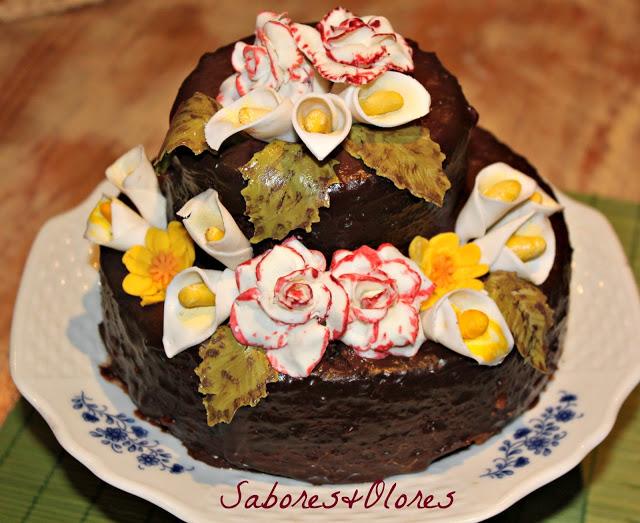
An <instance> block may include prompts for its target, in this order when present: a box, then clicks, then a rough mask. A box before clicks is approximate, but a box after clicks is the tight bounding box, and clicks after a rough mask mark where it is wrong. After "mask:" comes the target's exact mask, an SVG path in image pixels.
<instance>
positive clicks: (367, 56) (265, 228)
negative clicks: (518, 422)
mask: <svg viewBox="0 0 640 523" xmlns="http://www.w3.org/2000/svg"><path fill="white" fill-rule="evenodd" d="M170 121H171V125H170V129H169V132H168V133H167V138H166V139H165V143H164V144H163V147H162V150H161V152H160V154H159V155H158V157H157V158H156V161H155V164H154V165H153V167H152V164H151V163H150V162H149V161H148V160H147V159H146V156H145V154H144V150H142V148H140V147H139V148H136V149H134V150H132V151H130V152H129V153H127V154H126V155H125V156H123V157H122V158H121V159H119V160H118V161H117V162H116V163H115V164H114V165H113V166H111V167H110V168H109V169H108V170H107V177H108V179H109V180H111V181H112V182H113V183H114V184H115V185H116V186H118V187H119V188H120V189H121V191H122V194H121V197H120V199H109V198H103V199H102V200H101V201H100V202H99V203H98V205H97V206H96V208H95V209H94V211H93V212H92V214H91V216H90V218H89V222H88V228H87V236H88V237H89V238H90V239H92V240H93V241H95V242H96V243H99V244H101V245H103V248H102V249H101V256H100V264H101V281H102V307H103V312H104V321H103V324H102V325H101V333H102V336H103V339H104V342H105V345H106V348H107V351H108V354H109V362H108V363H107V366H108V368H109V371H110V373H111V374H112V375H113V376H115V377H116V378H117V379H118V380H120V381H121V382H122V384H123V385H124V386H125V388H126V390H127V391H128V394H129V395H130V396H131V398H132V400H133V402H134V403H135V404H136V406H137V407H138V409H139V411H140V413H141V414H142V415H144V416H145V417H146V418H147V419H149V420H151V421H152V422H154V423H156V424H158V425H160V426H161V427H162V428H163V429H166V430H167V431H169V432H170V433H172V434H173V435H175V436H176V437H177V438H179V439H180V440H181V441H182V442H183V444H184V445H185V446H186V448H187V449H188V450H189V453H190V454H191V455H192V456H194V457H195V458H197V459H199V460H202V461H204V462H206V463H209V464H211V465H213V466H219V467H234V468H240V469H249V470H256V471H261V472H267V473H272V474H277V475H282V476H288V477H292V478H297V479H301V480H306V481H310V482H312V483H341V482H356V481H368V480H374V479H379V478H382V477H385V476H389V475H392V474H398V473H405V472H412V471H417V470H422V469H424V468H425V467H427V466H428V465H429V464H430V463H431V462H432V461H433V460H435V459H437V458H439V457H442V456H444V455H446V454H448V453H451V452H453V451H455V450H457V449H460V448H463V447H466V446H468V445H470V444H472V443H481V442H483V441H484V440H485V439H487V438H488V437H489V436H491V435H492V434H495V433H496V432H498V431H500V430H501V428H502V427H503V426H504V425H505V424H506V423H508V422H509V421H510V420H511V419H512V418H514V417H515V416H517V415H519V414H520V413H522V412H523V411H524V410H525V409H526V408H528V407H529V406H530V405H531V404H532V403H533V402H534V401H535V400H536V398H537V396H538V395H539V393H540V392H541V390H542V389H543V387H544V386H545V384H546V382H547V381H548V379H549V377H550V376H551V375H552V373H553V371H554V369H555V367H556V363H557V361H558V357H559V354H560V351H561V348H562V338H563V334H564V331H565V318H566V315H567V306H568V293H569V278H570V262H571V247H570V245H569V238H568V234H567V229H566V224H565V222H564V219H563V213H562V211H561V208H560V206H559V205H558V204H557V202H556V201H555V196H554V194H553V192H552V190H551V189H550V188H549V187H548V186H547V184H546V183H545V182H544V181H543V180H542V179H541V178H540V176H539V175H538V174H537V172H536V171H535V169H534V168H533V167H532V166H531V165H530V164H529V163H528V162H527V161H526V160H525V159H524V158H523V157H521V156H519V155H518V154H516V153H514V152H513V151H511V150H510V149H509V148H508V147H507V146H506V145H504V144H502V143H501V142H499V141H498V140H497V139H496V138H495V137H494V136H493V135H492V134H490V133H489V132H487V131H485V130H483V129H481V128H478V127H476V121H477V113H476V112H475V110H474V109H473V108H472V107H471V106H469V105H468V103H467V101H466V99H465V97H464V95H463V93H462V90H461V88H460V86H459V84H458V82H457V80H456V79H455V77H454V76H453V75H451V74H450V73H449V72H448V71H447V70H446V69H445V68H444V67H443V66H442V64H441V63H440V62H439V60H438V59H437V57H436V56H435V54H433V53H428V52H424V51H421V50H420V49H419V48H418V47H417V45H416V44H415V43H413V42H410V41H409V42H407V41H405V40H404V39H403V38H402V36H400V35H398V34H397V33H395V32H394V31H393V29H392V27H391V26H390V24H389V22H388V21H387V20H386V19H384V18H381V17H356V16H355V15H353V14H352V13H349V12H348V11H346V10H344V9H336V10H334V11H332V12H330V13H329V14H328V15H327V16H326V17H325V18H323V20H322V21H321V22H320V23H319V24H317V26H310V25H303V24H295V23H292V22H291V20H289V19H288V18H287V17H286V16H285V15H277V14H275V13H261V14H260V15H259V16H258V20H257V26H256V33H255V37H251V38H247V39H244V40H242V41H240V42H238V43H235V44H232V45H229V46H227V47H223V48H221V49H218V50H217V51H215V52H213V53H207V54H205V55H204V56H203V57H202V58H201V59H200V62H199V63H198V66H197V67H196V69H195V70H194V71H193V72H192V73H191V74H190V75H189V76H188V77H187V79H186V80H185V81H184V82H183V84H182V86H181V88H180V90H179V93H178V96H177V98H176V101H175V103H174V105H173V109H172V111H171V118H170ZM167 222H169V223H168V224H167ZM123 252H124V255H123Z"/></svg>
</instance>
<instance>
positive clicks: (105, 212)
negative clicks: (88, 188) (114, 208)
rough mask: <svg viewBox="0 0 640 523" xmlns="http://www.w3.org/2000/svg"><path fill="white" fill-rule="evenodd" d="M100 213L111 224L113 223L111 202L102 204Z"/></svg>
mask: <svg viewBox="0 0 640 523" xmlns="http://www.w3.org/2000/svg"><path fill="white" fill-rule="evenodd" d="M100 213H101V214H102V216H104V217H105V219H106V220H107V221H108V222H109V223H111V200H108V201H106V202H102V203H101V204H100Z"/></svg>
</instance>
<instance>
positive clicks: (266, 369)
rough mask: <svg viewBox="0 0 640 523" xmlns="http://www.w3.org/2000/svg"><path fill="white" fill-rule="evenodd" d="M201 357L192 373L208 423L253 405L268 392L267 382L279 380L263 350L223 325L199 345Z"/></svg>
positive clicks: (223, 419)
mask: <svg viewBox="0 0 640 523" xmlns="http://www.w3.org/2000/svg"><path fill="white" fill-rule="evenodd" d="M200 357H201V358H202V363H201V364H200V365H198V367H197V368H196V370H195V373H196V374H197V375H198V377H199V378H200V386H199V387H198V392H200V393H201V394H204V395H205V397H204V398H203V400H202V402H203V403H204V407H205V409H206V411H207V424H208V425H209V426H210V427H212V426H213V425H216V424H217V423H221V422H222V423H229V422H231V420H232V419H233V416H234V415H235V413H236V411H237V410H238V409H239V408H240V407H244V406H250V407H254V406H256V405H257V404H258V402H259V401H260V400H261V399H262V398H265V397H266V396H267V383H271V382H274V381H277V380H278V373H277V372H276V371H275V370H273V368H272V367H271V364H270V363H269V360H268V359H267V357H266V356H265V354H264V352H263V351H262V350H261V349H258V348H255V347H246V346H244V345H241V344H240V343H238V342H237V341H236V339H235V338H234V337H233V334H232V332H231V329H230V328H229V327H228V326H226V325H225V326H222V327H219V328H218V329H217V330H216V332H214V333H213V335H212V336H211V339H210V340H209V341H207V342H206V343H203V344H202V345H200Z"/></svg>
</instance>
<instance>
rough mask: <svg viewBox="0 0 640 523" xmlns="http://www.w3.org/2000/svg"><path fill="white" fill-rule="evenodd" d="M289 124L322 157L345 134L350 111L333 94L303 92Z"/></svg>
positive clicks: (310, 148)
mask: <svg viewBox="0 0 640 523" xmlns="http://www.w3.org/2000/svg"><path fill="white" fill-rule="evenodd" d="M292 122H293V128H294V129H295V131H296V133H297V135H298V136H299V137H300V139H301V140H302V141H303V142H304V144H305V145H306V146H307V148H308V149H309V151H311V153H312V154H313V155H314V156H315V157H316V158H317V159H318V160H324V159H325V158H326V157H327V156H328V155H329V153H330V152H331V151H333V150H334V149H335V148H336V147H337V146H338V145H339V144H340V143H342V141H343V140H344V139H345V138H346V137H347V135H348V134H349V131H350V130H351V113H350V112H349V110H348V109H347V107H346V105H345V103H344V101H343V100H342V99H341V98H340V97H338V96H336V95H334V94H318V93H310V94H306V95H304V96H302V97H300V98H299V99H298V101H297V102H296V104H295V106H294V107H293V116H292Z"/></svg>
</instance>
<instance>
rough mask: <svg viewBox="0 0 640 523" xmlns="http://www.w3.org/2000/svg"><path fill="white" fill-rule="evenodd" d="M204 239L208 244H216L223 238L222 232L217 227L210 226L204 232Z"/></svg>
mask: <svg viewBox="0 0 640 523" xmlns="http://www.w3.org/2000/svg"><path fill="white" fill-rule="evenodd" d="M204 237H205V239H206V240H207V241H208V242H217V241H220V240H222V238H224V231H223V230H222V229H220V228H219V227H215V226H211V227H209V228H208V229H207V230H206V231H205V233H204Z"/></svg>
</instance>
